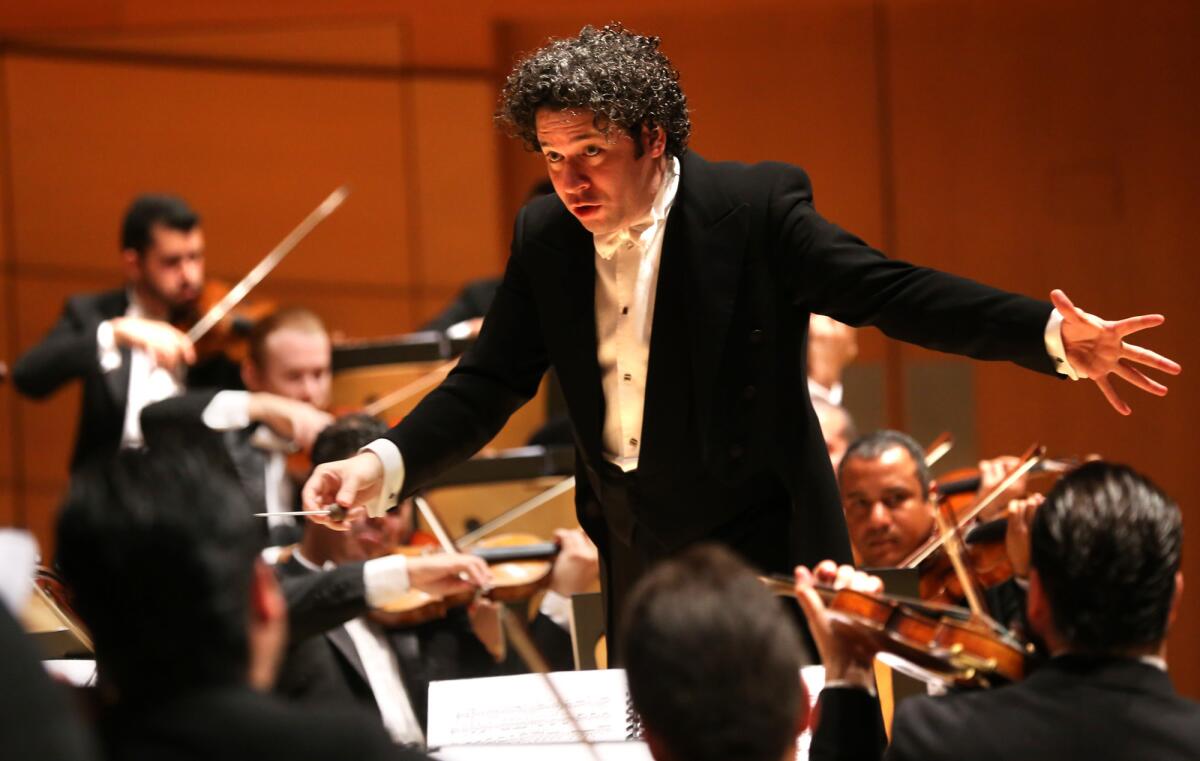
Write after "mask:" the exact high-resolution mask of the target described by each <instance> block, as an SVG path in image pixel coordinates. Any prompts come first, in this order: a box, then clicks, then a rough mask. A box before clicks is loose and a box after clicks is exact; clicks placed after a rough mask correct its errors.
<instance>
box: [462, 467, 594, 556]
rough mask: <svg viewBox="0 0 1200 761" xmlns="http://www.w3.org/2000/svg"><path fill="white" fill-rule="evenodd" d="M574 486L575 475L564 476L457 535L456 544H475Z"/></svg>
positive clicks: (463, 545)
mask: <svg viewBox="0 0 1200 761" xmlns="http://www.w3.org/2000/svg"><path fill="white" fill-rule="evenodd" d="M574 488H575V476H570V477H568V478H564V479H563V480H561V481H559V482H558V483H556V484H555V485H554V486H551V487H550V488H549V489H546V490H545V491H543V492H539V493H538V494H536V495H534V496H533V497H530V498H529V499H527V500H525V501H524V502H522V503H521V504H519V505H517V506H516V507H512V508H509V509H508V510H505V511H504V512H503V513H500V514H499V515H497V516H496V517H495V518H492V519H491V520H490V521H488V522H487V523H484V524H483V525H481V526H479V527H478V528H476V529H474V530H473V531H468V532H467V533H465V534H463V535H462V536H461V537H459V539H458V544H459V546H460V547H470V546H471V545H473V544H475V543H476V542H478V541H479V540H480V539H482V538H484V537H485V536H487V535H488V534H490V533H492V532H493V531H495V530H496V529H499V528H502V527H504V526H507V525H508V524H510V523H512V522H513V521H515V520H516V519H517V518H520V517H521V516H522V515H525V514H526V513H528V512H531V511H533V510H536V509H537V508H539V507H541V506H542V505H544V504H546V503H547V502H549V501H550V500H552V499H554V498H555V497H558V496H560V495H562V494H566V493H567V492H569V491H570V490H572V489H574Z"/></svg>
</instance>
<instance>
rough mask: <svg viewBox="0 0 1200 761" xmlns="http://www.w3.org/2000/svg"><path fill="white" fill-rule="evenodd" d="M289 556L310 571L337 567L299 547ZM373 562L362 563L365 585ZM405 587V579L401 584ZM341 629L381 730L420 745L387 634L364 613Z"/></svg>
mask: <svg viewBox="0 0 1200 761" xmlns="http://www.w3.org/2000/svg"><path fill="white" fill-rule="evenodd" d="M293 557H295V558H296V561H297V562H298V563H300V565H302V566H304V567H305V568H308V569H309V570H311V571H322V570H326V571H328V570H332V569H334V568H336V567H337V566H336V565H335V564H334V563H328V562H327V563H325V565H324V566H323V567H321V566H318V565H317V564H316V563H313V562H312V561H311V560H309V559H308V558H306V557H304V555H303V554H302V553H301V552H300V550H299V549H297V550H296V551H295V552H294V553H293ZM394 557H398V558H400V560H401V561H403V560H404V557H403V556H401V555H398V556H394ZM377 560H379V561H391V560H392V558H390V557H388V558H378V559H377ZM376 562H377V561H376V560H369V561H367V563H366V564H365V565H364V566H363V579H364V582H367V583H368V584H369V580H370V578H371V576H370V575H369V574H368V571H367V569H368V568H370V566H371V564H372V563H376ZM407 586H408V585H407V582H406V583H405V587H407ZM370 599H371V588H370V586H368V587H367V600H368V602H370ZM342 628H344V629H345V630H346V634H348V635H350V641H351V642H353V643H354V649H355V651H357V652H358V659H359V660H360V661H361V662H362V667H363V672H364V673H365V674H366V677H367V684H368V685H369V686H370V687H371V694H372V695H373V696H374V697H375V704H376V705H377V706H379V715H380V717H381V718H382V719H383V726H384V729H386V730H387V732H388V734H389V735H391V737H392V740H393V741H394V742H397V743H403V744H411V745H420V746H422V747H423V746H424V745H425V733H424V732H423V731H422V730H421V722H420V721H418V720H417V714H416V712H415V711H413V707H412V702H411V701H409V699H408V693H407V692H406V691H405V690H404V681H403V679H401V677H400V661H399V660H397V658H396V651H395V650H393V649H392V647H391V645H390V644H388V640H387V634H385V633H384V631H383V627H381V626H380V625H379V624H377V623H375V622H374V621H371V620H370V619H368V618H367V617H366V616H359V617H358V618H355V619H352V620H350V621H347V622H346V623H344V624H342Z"/></svg>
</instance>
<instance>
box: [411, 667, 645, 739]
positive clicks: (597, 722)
mask: <svg viewBox="0 0 1200 761" xmlns="http://www.w3.org/2000/svg"><path fill="white" fill-rule="evenodd" d="M550 678H551V679H552V680H553V681H554V686H555V687H556V688H558V691H559V692H560V693H561V694H562V696H563V699H564V700H565V701H566V703H567V705H568V706H570V708H571V712H572V713H574V714H575V718H576V719H577V720H578V721H579V725H580V727H582V728H583V731H584V733H585V734H586V735H587V738H588V740H590V741H592V742H624V741H625V740H626V739H627V738H628V737H629V735H630V733H631V727H630V724H631V722H630V715H629V706H628V692H627V690H626V683H625V672H624V671H623V670H621V669H604V670H593V671H560V672H555V673H553V674H551V675H550ZM428 741H429V746H430V747H431V748H438V747H448V746H460V745H481V744H500V745H512V744H530V745H534V744H538V745H540V744H546V743H566V744H572V743H575V742H576V741H577V737H576V736H575V733H574V731H573V730H572V729H571V725H570V723H569V722H568V721H567V719H566V717H564V716H563V713H562V710H561V709H560V708H559V706H558V703H557V702H555V700H554V696H553V695H552V694H551V693H550V691H549V690H548V689H547V688H546V685H545V683H543V682H542V678H541V676H540V675H538V674H517V675H514V676H496V677H485V678H481V679H456V680H452V681H444V682H432V683H430V685H429V731H428Z"/></svg>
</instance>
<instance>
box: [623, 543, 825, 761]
mask: <svg viewBox="0 0 1200 761" xmlns="http://www.w3.org/2000/svg"><path fill="white" fill-rule="evenodd" d="M623 621H624V624H623V628H622V632H621V638H622V641H623V644H622V646H621V652H623V653H624V654H625V673H626V676H627V678H628V680H629V696H630V699H631V701H632V703H633V708H634V710H636V711H637V713H638V715H639V716H640V717H641V720H642V735H643V738H644V739H645V741H646V743H647V745H649V747H650V754H651V755H652V756H654V758H655V759H658V761H726V759H738V761H783V759H788V760H789V761H790V760H791V759H794V758H796V737H797V735H798V734H800V732H802V731H804V728H805V726H806V724H807V720H808V700H807V698H806V697H805V694H804V687H803V685H802V683H801V681H800V666H801V665H802V664H803V661H802V653H803V646H802V645H801V643H800V637H799V635H798V633H797V630H796V624H795V620H794V619H793V617H792V616H790V615H788V614H787V613H786V612H785V611H784V610H783V609H782V608H781V606H780V604H779V602H778V601H776V600H775V599H773V598H772V597H771V595H770V594H769V593H768V592H767V591H766V589H765V588H764V587H763V586H762V584H760V583H759V582H758V580H757V579H756V578H755V576H754V574H753V573H751V571H750V569H749V568H747V566H746V565H745V564H744V563H743V562H742V561H741V560H739V559H738V558H737V557H736V556H735V555H733V554H732V553H730V552H729V550H727V549H725V548H724V547H721V546H719V545H713V544H706V545H698V546H696V547H692V548H690V549H688V550H687V551H685V552H684V553H683V554H681V555H679V556H678V557H675V558H672V559H670V560H667V561H664V562H663V563H661V564H659V565H658V566H656V567H655V568H654V569H653V570H651V571H650V572H649V573H647V574H646V576H644V577H643V578H642V580H641V581H640V582H638V584H637V586H636V587H635V588H634V591H633V593H632V594H631V595H630V598H629V605H628V608H627V609H626V613H625V615H624V618H623Z"/></svg>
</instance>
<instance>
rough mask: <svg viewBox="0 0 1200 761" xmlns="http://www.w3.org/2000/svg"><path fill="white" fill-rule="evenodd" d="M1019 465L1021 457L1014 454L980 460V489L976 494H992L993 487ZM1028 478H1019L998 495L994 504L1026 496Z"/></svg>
mask: <svg viewBox="0 0 1200 761" xmlns="http://www.w3.org/2000/svg"><path fill="white" fill-rule="evenodd" d="M1019 467H1021V458H1020V457H1013V456H1012V455H1002V456H1000V457H993V458H992V459H990V460H980V461H979V489H977V490H976V494H977V495H980V496H981V495H985V494H990V493H991V491H992V489H995V488H996V486H997V485H998V484H999V483H1000V482H1001V481H1003V480H1004V479H1006V478H1008V476H1009V474H1010V473H1012V472H1013V471H1014V470H1016V469H1017V468H1019ZM1027 480H1028V479H1027V478H1026V477H1025V476H1021V477H1020V478H1018V479H1017V480H1016V481H1014V482H1013V484H1012V486H1010V487H1008V489H1007V490H1006V491H1005V492H1004V493H1003V494H1001V495H999V496H997V497H996V499H995V500H994V504H997V505H1003V504H1005V503H1007V502H1008V501H1009V500H1012V499H1018V498H1020V497H1022V496H1024V495H1025V487H1026V482H1027ZM985 519H986V518H985V517H984V516H980V520H985Z"/></svg>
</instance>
